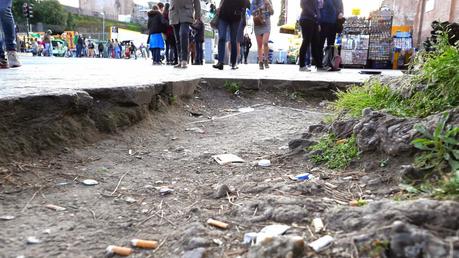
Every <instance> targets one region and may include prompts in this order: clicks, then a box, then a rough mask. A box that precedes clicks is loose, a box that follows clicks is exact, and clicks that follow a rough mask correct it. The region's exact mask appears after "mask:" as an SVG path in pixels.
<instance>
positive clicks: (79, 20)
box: [73, 15, 142, 32]
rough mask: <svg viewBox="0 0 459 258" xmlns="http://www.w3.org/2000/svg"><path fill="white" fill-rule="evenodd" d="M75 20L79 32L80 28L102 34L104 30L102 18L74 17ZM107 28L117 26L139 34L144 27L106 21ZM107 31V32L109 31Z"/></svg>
mask: <svg viewBox="0 0 459 258" xmlns="http://www.w3.org/2000/svg"><path fill="white" fill-rule="evenodd" d="M73 19H74V21H75V27H76V29H77V30H78V28H81V27H84V28H90V29H91V31H95V32H96V31H100V32H102V31H101V30H102V26H101V25H102V18H100V17H91V16H85V15H73ZM105 26H106V27H112V26H116V27H119V28H122V29H126V30H132V31H138V32H141V31H142V26H141V25H140V24H136V23H126V22H119V21H113V20H108V19H105ZM105 31H107V29H106V30H105Z"/></svg>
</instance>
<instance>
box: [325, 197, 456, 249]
mask: <svg viewBox="0 0 459 258" xmlns="http://www.w3.org/2000/svg"><path fill="white" fill-rule="evenodd" d="M457 214H459V203H458V202H454V201H437V200H428V199H419V200H413V201H403V202H395V201H390V200H383V201H378V202H373V203H369V204H368V205H366V206H363V207H359V208H351V207H335V208H332V209H330V210H329V211H328V212H327V213H326V216H327V224H328V226H327V228H328V229H329V230H332V231H340V232H341V233H340V234H338V235H337V236H336V239H337V245H338V246H343V247H349V248H351V249H352V246H353V245H354V244H355V245H357V247H358V248H359V249H360V250H361V253H360V255H361V257H362V256H365V255H369V253H364V252H362V250H367V249H368V247H371V246H372V245H373V244H374V241H375V240H378V241H380V242H387V243H388V245H387V248H389V249H388V250H385V251H386V252H389V253H390V257H396V258H402V257H403V258H417V257H445V258H447V257H450V252H451V251H453V252H454V253H458V252H459V245H458V244H453V245H451V243H454V242H456V243H457V241H458V239H457V236H456V233H455V232H457V230H459V220H457ZM351 236H359V238H358V239H355V243H353V242H354V238H355V237H351ZM454 239H456V240H454ZM451 241H453V242H451ZM365 248H367V249H365ZM368 250H369V249H368Z"/></svg>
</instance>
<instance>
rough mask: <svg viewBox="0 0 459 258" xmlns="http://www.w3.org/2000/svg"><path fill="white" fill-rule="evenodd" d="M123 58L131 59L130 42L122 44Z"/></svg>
mask: <svg viewBox="0 0 459 258" xmlns="http://www.w3.org/2000/svg"><path fill="white" fill-rule="evenodd" d="M124 58H125V59H131V44H129V43H126V44H125V45H124Z"/></svg>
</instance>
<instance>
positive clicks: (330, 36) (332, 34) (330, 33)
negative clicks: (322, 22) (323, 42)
mask: <svg viewBox="0 0 459 258" xmlns="http://www.w3.org/2000/svg"><path fill="white" fill-rule="evenodd" d="M335 40H336V24H328V28H327V46H333V45H335Z"/></svg>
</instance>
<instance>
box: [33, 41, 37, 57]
mask: <svg viewBox="0 0 459 258" xmlns="http://www.w3.org/2000/svg"><path fill="white" fill-rule="evenodd" d="M32 55H33V56H37V55H38V42H37V39H34V40H33V42H32Z"/></svg>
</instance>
